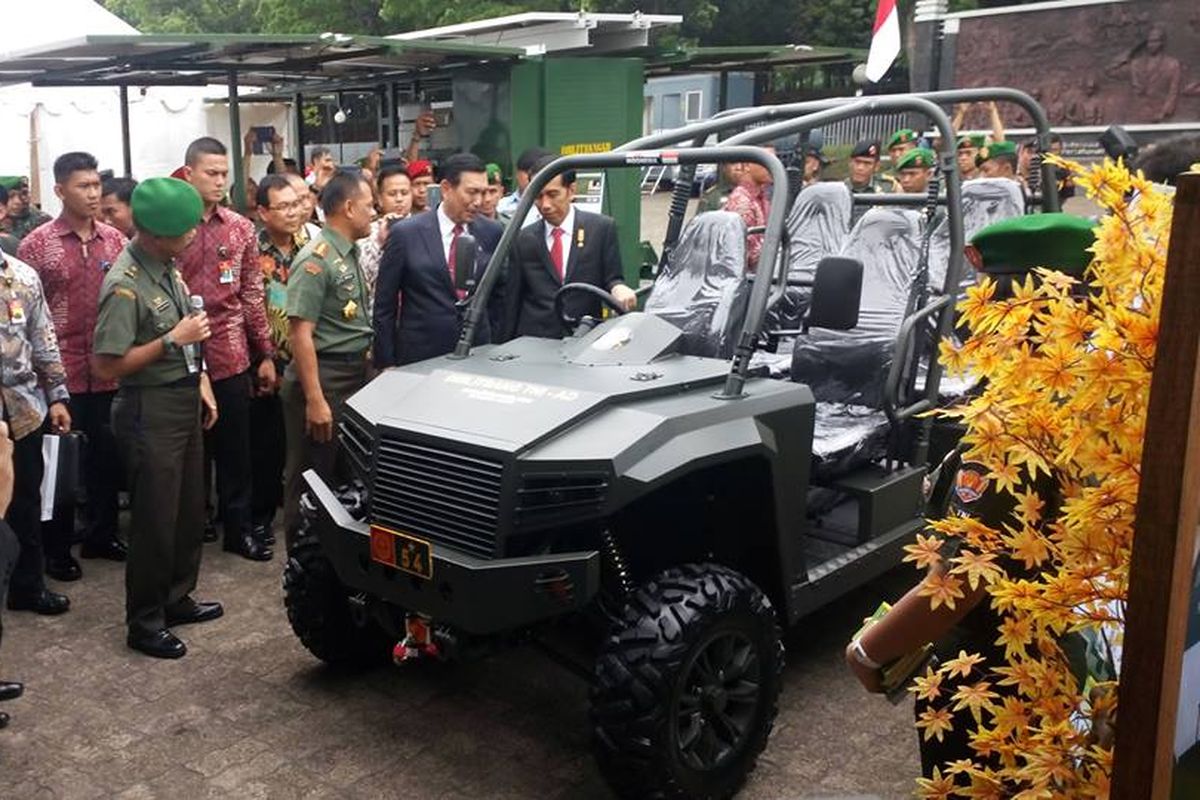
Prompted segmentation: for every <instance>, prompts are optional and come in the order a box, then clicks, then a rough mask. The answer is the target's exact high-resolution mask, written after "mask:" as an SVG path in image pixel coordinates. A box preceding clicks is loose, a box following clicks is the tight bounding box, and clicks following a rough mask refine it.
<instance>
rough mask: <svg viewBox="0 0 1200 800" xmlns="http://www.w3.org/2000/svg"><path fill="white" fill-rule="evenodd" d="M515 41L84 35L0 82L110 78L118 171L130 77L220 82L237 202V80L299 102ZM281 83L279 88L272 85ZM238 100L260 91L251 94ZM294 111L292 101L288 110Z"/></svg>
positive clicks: (8, 61)
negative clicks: (117, 119) (116, 101)
mask: <svg viewBox="0 0 1200 800" xmlns="http://www.w3.org/2000/svg"><path fill="white" fill-rule="evenodd" d="M523 55H524V50H522V49H519V48H513V47H497V46H491V45H474V44H472V45H468V44H460V43H453V44H451V43H446V42H431V41H404V40H399V39H390V38H385V37H378V36H350V35H346V34H340V33H323V34H305V35H274V34H265V35H258V34H140V35H139V34H129V35H103V36H84V37H81V38H77V39H69V40H66V41H62V42H56V43H51V44H47V45H42V46H40V47H37V48H32V49H27V50H18V51H14V52H12V53H9V54H7V55H6V56H4V57H2V58H0V86H6V85H12V84H19V83H30V84H32V85H34V86H82V87H116V88H117V89H119V91H120V102H121V142H122V154H123V157H124V167H125V174H126V175H130V173H131V172H132V157H131V156H132V153H131V147H130V142H129V87H130V86H138V87H141V86H210V85H214V84H217V85H221V84H223V85H225V86H226V87H227V90H228V99H229V129H230V130H229V134H230V139H231V141H232V147H231V149H232V151H233V152H232V154H231V159H230V161H231V164H232V168H233V187H232V192H233V197H232V199H233V201H234V203H235V205H237V206H238V207H239V208H240V207H242V205H243V204H244V198H245V193H244V192H243V191H242V187H243V186H244V182H245V181H244V171H243V164H242V148H241V140H242V130H241V115H240V109H239V101H240V100H241V99H242V98H240V97H239V94H238V93H239V91H240V89H241V87H245V86H251V87H257V88H259V89H260V90H263V92H264V93H265V94H268V95H274V97H276V98H277V99H278V95H279V94H282V93H283V92H286V94H284V97H286V99H287V100H289V101H291V102H294V103H297V104H300V103H302V102H303V95H304V93H306V92H320V93H325V92H328V91H335V90H336V89H334V88H333V87H344V86H348V85H359V86H363V87H364V88H371V89H378V88H379V87H380V86H383V85H385V84H387V83H389V82H394V81H396V80H399V79H401V78H403V77H406V76H410V75H412V74H414V73H420V72H424V71H428V70H432V69H445V68H453V67H460V66H466V65H470V64H480V63H486V62H488V61H504V62H507V61H512V60H515V59H518V58H520V57H522V56H523ZM281 90H282V91H281ZM246 99H248V100H249V99H254V100H262V99H265V98H259V97H258V96H257V94H254V95H249V96H248V97H247V98H246ZM298 114H299V111H298V109H297V118H298ZM296 139H297V141H296V143H295V145H296V154H297V156H296V158H297V161H302V160H303V147H304V143H303V135H302V131H301V130H297V136H296Z"/></svg>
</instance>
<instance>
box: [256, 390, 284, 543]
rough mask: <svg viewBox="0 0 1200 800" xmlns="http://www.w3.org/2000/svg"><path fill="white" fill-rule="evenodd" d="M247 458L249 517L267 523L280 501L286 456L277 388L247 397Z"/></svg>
mask: <svg viewBox="0 0 1200 800" xmlns="http://www.w3.org/2000/svg"><path fill="white" fill-rule="evenodd" d="M250 458H251V476H252V477H251V481H250V484H251V490H252V495H253V496H252V498H251V501H250V517H251V519H252V520H253V522H254V524H255V525H267V526H269V525H270V524H271V521H272V520H273V519H274V517H275V511H276V510H277V509H278V508H279V504H280V503H281V502H282V501H283V465H284V463H285V461H286V458H287V437H286V434H285V433H284V426H283V398H282V397H281V396H280V395H279V393H278V392H276V393H275V394H268V395H263V396H261V397H252V398H251V399H250Z"/></svg>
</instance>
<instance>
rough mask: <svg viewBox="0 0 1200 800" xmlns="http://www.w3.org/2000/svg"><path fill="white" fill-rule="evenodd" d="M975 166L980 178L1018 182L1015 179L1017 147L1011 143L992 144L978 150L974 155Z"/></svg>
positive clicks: (1017, 179)
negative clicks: (1006, 179)
mask: <svg viewBox="0 0 1200 800" xmlns="http://www.w3.org/2000/svg"><path fill="white" fill-rule="evenodd" d="M975 165H976V166H978V167H979V175H980V177H983V178H1008V179H1009V180H1014V181H1018V182H1020V178H1019V177H1017V146H1016V145H1015V144H1013V143H1012V142H992V143H991V144H988V145H984V146H983V147H981V148H979V152H978V153H976V154H975ZM1022 185H1023V184H1022Z"/></svg>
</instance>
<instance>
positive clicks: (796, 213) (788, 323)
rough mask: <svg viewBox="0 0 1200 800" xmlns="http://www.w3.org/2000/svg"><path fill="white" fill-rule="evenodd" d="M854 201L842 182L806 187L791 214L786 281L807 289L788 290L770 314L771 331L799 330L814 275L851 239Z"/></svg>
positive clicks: (791, 287) (788, 223) (822, 183)
mask: <svg viewBox="0 0 1200 800" xmlns="http://www.w3.org/2000/svg"><path fill="white" fill-rule="evenodd" d="M853 206H854V201H853V199H852V198H851V196H850V187H849V186H847V185H846V184H844V183H842V182H841V181H836V182H835V181H823V182H821V183H814V184H812V185H810V186H805V187H804V188H803V189H801V190H800V194H798V195H796V201H795V202H794V203H793V204H792V210H791V211H790V212H788V218H787V233H788V249H787V259H788V263H787V277H788V280H792V281H794V280H802V281H805V282H806V283H807V284H809V285H808V286H789V287H788V288H787V290H786V291H785V293H784V296H783V298H782V299H781V300H780V301H779V303H778V304H777V305H776V306H775V307H774V308H773V309H772V310H771V317H770V318H769V321H768V325H767V326H768V328H772V329H779V330H796V329H797V328H799V327H800V322H801V320H802V319H803V318H804V313H805V312H806V311H808V303H809V300H810V298H811V297H812V289H811V288H810V287H811V285H812V280H813V274H814V273H815V272H816V269H817V264H818V263H820V261H821V259H822V258H825V257H826V256H835V255H837V254H838V253H840V252H841V251H842V247H844V246H845V244H846V239H847V238H848V237H849V236H850V215H851V212H852V211H853Z"/></svg>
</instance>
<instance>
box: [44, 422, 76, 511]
mask: <svg viewBox="0 0 1200 800" xmlns="http://www.w3.org/2000/svg"><path fill="white" fill-rule="evenodd" d="M50 436H53V437H54V438H56V439H58V462H57V466H56V471H55V484H54V506H55V508H58V507H59V506H62V505H73V504H74V503H75V501H76V496H77V494H78V492H79V488H80V474H81V470H82V467H83V443H84V441H85V437H84V435H83V433H81V432H80V431H71V432H69V433H60V434H47V438H49V437H50Z"/></svg>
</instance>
